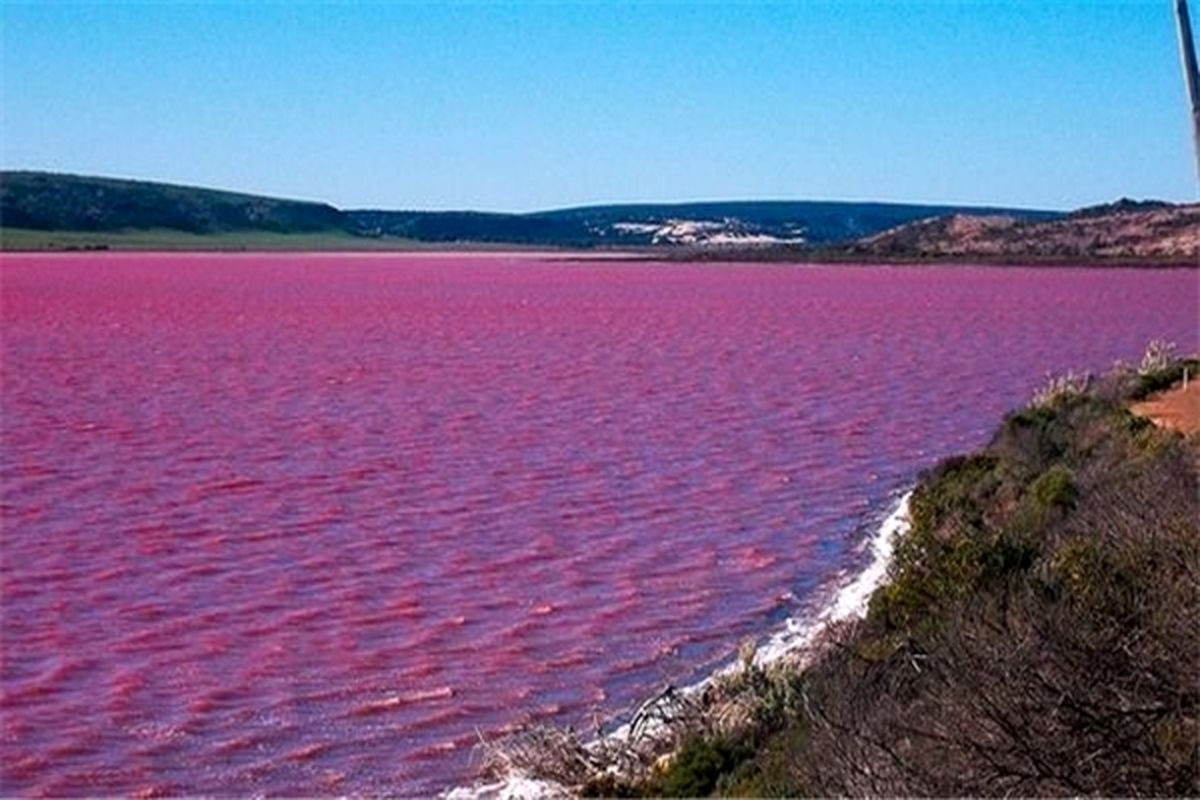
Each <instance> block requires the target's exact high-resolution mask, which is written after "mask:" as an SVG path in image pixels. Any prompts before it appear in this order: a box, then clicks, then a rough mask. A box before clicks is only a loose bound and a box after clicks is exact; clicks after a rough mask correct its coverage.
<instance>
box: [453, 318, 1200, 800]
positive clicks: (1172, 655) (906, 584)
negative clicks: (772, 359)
mask: <svg viewBox="0 0 1200 800" xmlns="http://www.w3.org/2000/svg"><path fill="white" fill-rule="evenodd" d="M1172 349H1173V348H1172V346H1171V345H1168V344H1166V343H1163V342H1161V341H1156V342H1151V343H1150V345H1149V346H1148V347H1147V350H1146V354H1145V356H1144V357H1143V359H1142V361H1141V364H1140V366H1137V367H1133V366H1130V365H1127V364H1122V363H1121V362H1118V363H1117V365H1116V366H1114V367H1113V369H1112V370H1111V371H1110V372H1108V373H1105V374H1103V375H1101V376H1100V377H1099V378H1095V379H1094V378H1093V377H1092V376H1090V375H1082V376H1080V375H1075V374H1067V375H1065V376H1062V377H1059V378H1054V379H1052V380H1050V381H1049V383H1048V384H1047V385H1046V386H1045V387H1044V388H1042V389H1041V390H1040V391H1038V392H1037V393H1035V394H1034V397H1033V399H1032V401H1031V402H1029V403H1027V404H1025V405H1021V406H1018V407H1016V408H1015V409H1013V410H1012V411H1010V412H1009V413H1008V414H1007V415H1006V416H1005V417H1004V420H1003V422H1002V423H1001V424H1000V425H999V427H998V428H997V430H996V433H995V434H994V435H993V437H992V439H991V441H990V442H989V443H988V444H987V445H985V446H983V447H980V448H977V449H975V450H972V451H970V452H967V453H964V454H962V455H958V456H952V457H950V458H947V459H943V460H942V461H940V462H939V463H938V464H937V465H936V466H935V467H932V468H930V469H928V470H925V471H923V472H922V473H921V475H920V476H919V479H918V481H917V483H916V486H915V487H914V488H913V489H912V490H910V491H908V492H906V493H904V494H903V495H902V496H901V497H900V499H899V502H897V503H896V504H895V506H894V508H893V510H892V511H891V513H889V514H888V515H887V517H886V518H884V519H883V521H882V522H881V523H880V524H879V525H878V529H877V531H876V533H875V535H874V536H872V537H871V538H870V539H869V540H868V541H869V546H870V548H871V558H870V560H869V561H868V563H867V564H866V565H865V566H864V567H862V568H861V569H859V570H857V571H856V572H855V573H854V574H853V575H852V576H849V575H847V574H846V573H845V572H843V573H842V574H841V575H840V576H839V577H838V578H835V579H834V582H833V585H834V587H835V588H832V589H830V590H828V592H826V593H823V594H824V599H823V600H820V601H818V602H817V603H816V604H814V606H813V607H814V608H819V609H820V610H819V611H818V612H817V613H815V614H810V615H805V616H804V617H802V618H792V619H789V620H788V622H787V624H785V629H784V630H783V631H776V632H775V633H774V634H770V635H768V636H767V637H766V638H765V640H764V639H759V640H758V643H757V644H756V645H754V646H749V645H750V643H747V645H743V647H742V649H741V651H740V652H739V660H738V661H735V662H734V663H733V664H726V665H724V666H722V667H719V668H717V669H716V670H714V671H713V672H712V673H711V674H710V675H708V676H707V677H705V678H703V679H702V680H700V681H698V682H696V683H694V684H691V685H689V686H687V687H684V688H682V689H675V688H674V687H671V686H668V687H667V688H666V689H664V690H663V691H662V692H660V693H659V694H658V695H656V696H655V697H653V698H651V699H650V700H648V701H646V702H645V703H643V704H642V706H640V707H639V708H638V709H637V711H636V712H634V713H633V715H632V717H629V716H628V714H627V715H626V717H625V722H624V723H623V724H622V725H620V726H619V727H617V728H616V729H614V730H612V731H610V732H609V733H607V734H603V733H601V734H600V735H598V736H597V737H596V738H594V739H590V740H588V741H581V739H580V737H579V736H578V734H576V733H575V732H574V731H573V730H572V729H570V728H568V729H566V730H561V729H555V728H552V727H550V728H535V729H532V730H529V731H525V732H519V733H517V734H514V735H513V736H512V737H511V738H509V739H507V740H504V741H500V742H497V743H491V742H488V741H486V740H484V739H483V737H482V736H481V737H480V738H481V742H480V749H481V750H482V751H483V754H484V763H483V764H482V767H481V770H480V773H481V775H483V776H490V778H491V779H490V780H488V779H487V778H482V777H481V778H480V779H478V780H477V781H476V782H475V783H474V784H472V785H470V786H465V787H456V788H452V789H450V790H448V791H446V792H444V793H443V794H442V795H441V796H442V797H444V798H453V800H468V799H470V800H475V798H503V799H504V800H515V799H516V798H530V797H542V798H559V797H570V796H576V795H578V794H580V793H582V794H583V795H585V796H591V795H596V794H599V795H602V796H706V795H710V794H716V795H723V796H729V795H732V796H742V795H754V796H818V797H821V796H840V795H846V794H858V793H862V794H867V795H874V796H910V795H912V796H921V795H935V796H940V795H948V796H949V795H960V796H962V795H968V796H969V795H991V794H997V795H1001V794H1002V795H1005V796H1007V795H1010V794H1023V795H1030V796H1042V795H1061V794H1068V793H1071V792H1074V793H1076V794H1102V795H1132V794H1154V795H1157V794H1164V793H1165V794H1175V795H1190V794H1194V793H1195V792H1194V789H1195V787H1196V786H1197V785H1198V784H1197V783H1196V776H1197V775H1198V774H1200V773H1198V772H1196V771H1195V767H1196V765H1197V763H1200V762H1197V760H1196V759H1197V755H1196V754H1197V752H1200V751H1196V749H1195V742H1196V739H1195V737H1196V731H1197V730H1200V729H1198V728H1197V727H1196V716H1195V709H1196V708H1197V705H1196V701H1197V699H1198V698H1200V695H1197V693H1196V689H1195V686H1194V681H1193V680H1192V679H1191V677H1189V676H1192V675H1194V664H1195V661H1194V658H1195V657H1196V656H1198V655H1200V635H1197V632H1196V630H1195V628H1194V622H1193V620H1194V614H1195V610H1196V608H1195V597H1194V592H1193V593H1192V594H1191V598H1192V599H1191V601H1190V602H1182V603H1181V602H1179V600H1180V598H1181V595H1180V592H1184V593H1185V594H1184V595H1183V597H1185V598H1186V597H1187V596H1188V595H1187V594H1186V592H1187V591H1189V589H1188V587H1189V586H1191V585H1192V577H1193V576H1194V575H1195V569H1196V566H1197V565H1196V558H1197V553H1198V552H1200V551H1197V550H1196V548H1195V544H1196V537H1197V535H1198V533H1200V531H1198V529H1197V525H1196V520H1197V519H1200V515H1198V514H1197V512H1196V509H1197V503H1198V502H1200V500H1198V499H1197V498H1198V496H1197V495H1196V493H1195V487H1196V480H1197V476H1196V469H1197V467H1198V466H1200V461H1197V458H1196V454H1197V449H1196V448H1198V447H1200V439H1198V438H1197V433H1196V432H1194V431H1193V432H1191V433H1187V432H1183V431H1179V430H1177V428H1178V422H1179V421H1180V417H1181V416H1182V419H1183V421H1184V422H1187V423H1189V424H1190V425H1195V424H1196V423H1197V421H1198V419H1200V404H1197V403H1195V401H1196V399H1197V397H1198V396H1200V394H1198V393H1197V387H1196V385H1195V383H1194V382H1193V383H1192V384H1191V385H1190V386H1186V387H1184V388H1180V382H1181V381H1182V380H1186V376H1187V375H1188V373H1189V371H1190V372H1191V373H1193V374H1194V373H1195V371H1196V370H1197V369H1200V359H1198V358H1197V357H1195V356H1191V357H1183V358H1178V357H1174V356H1173V354H1172ZM1184 403H1186V404H1187V405H1186V408H1183V409H1182V410H1181V405H1182V404H1184ZM1189 520H1190V521H1189ZM1097 526H1099V527H1098V528H1097ZM1192 588H1194V587H1192ZM1047 669H1051V670H1053V672H1052V673H1050V676H1048V674H1047V673H1046V672H1045V670H1047ZM1148 669H1155V670H1162V672H1161V675H1159V677H1158V678H1157V680H1156V682H1152V683H1147V682H1146V679H1145V676H1146V674H1147V672H1146V671H1147V670H1148ZM1156 675H1158V673H1156ZM1051 676H1052V679H1051ZM981 697H982V700H981ZM1068 698H1069V699H1070V702H1069V703H1068V704H1067V705H1065V706H1064V705H1063V704H1064V701H1066V700H1067V699H1068ZM1131 698H1135V699H1136V702H1137V703H1138V704H1139V706H1138V707H1139V708H1142V709H1144V711H1140V712H1139V713H1146V714H1153V716H1152V717H1151V719H1152V720H1153V724H1150V725H1145V724H1143V723H1140V722H1139V723H1138V724H1136V725H1134V726H1133V727H1132V728H1131V727H1129V725H1130V724H1131V722H1130V719H1129V711H1128V708H1127V707H1128V705H1129V704H1130V703H1131V702H1134V699H1131ZM1055 703H1057V704H1058V705H1057V706H1055ZM1052 707H1053V708H1056V709H1057V711H1056V713H1054V714H1051V715H1049V716H1047V714H1046V713H1045V709H1047V708H1052ZM1031 709H1040V710H1037V711H1033V713H1032V715H1030V713H1029V712H1030V710H1031ZM1097 725H1100V726H1101V727H1100V729H1099V732H1098V731H1097V728H1096V726H1097ZM996 726H999V727H996ZM946 730H954V731H958V734H956V737H955V738H947V736H946V733H945V731H946ZM1164 731H1165V732H1166V733H1164ZM1167 734H1170V735H1169V736H1168V735H1167ZM1097 736H1099V738H1097ZM1097 747H1099V748H1100V749H1099V750H1095V748H1097ZM1093 751H1094V752H1096V753H1097V754H1103V755H1104V756H1105V757H1104V758H1103V759H1102V760H1096V759H1094V758H1092V759H1088V758H1081V757H1080V756H1081V754H1084V753H1092V752H1093ZM1131 770H1132V771H1131ZM1132 789H1136V790H1137V791H1131V790H1132ZM1068 790H1070V791H1068Z"/></svg>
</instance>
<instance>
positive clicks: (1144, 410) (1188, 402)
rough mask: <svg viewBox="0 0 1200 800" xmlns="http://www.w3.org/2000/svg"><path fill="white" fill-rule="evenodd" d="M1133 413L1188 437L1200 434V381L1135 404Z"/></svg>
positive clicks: (1194, 381) (1132, 407)
mask: <svg viewBox="0 0 1200 800" xmlns="http://www.w3.org/2000/svg"><path fill="white" fill-rule="evenodd" d="M1130 408H1131V409H1132V410H1133V413H1135V414H1140V415H1141V416H1143V417H1146V418H1148V419H1151V420H1153V421H1154V424H1155V425H1161V426H1162V427H1164V428H1171V429H1172V430H1177V431H1180V432H1181V433H1184V434H1186V435H1189V436H1190V435H1192V434H1195V433H1198V432H1200V380H1193V381H1191V382H1190V383H1189V384H1188V386H1187V388H1186V389H1185V388H1182V387H1180V388H1175V389H1171V390H1170V391H1167V392H1163V393H1162V394H1160V395H1156V396H1155V397H1152V398H1150V399H1149V400H1145V401H1143V402H1141V403H1134V404H1133V405H1132V406H1130Z"/></svg>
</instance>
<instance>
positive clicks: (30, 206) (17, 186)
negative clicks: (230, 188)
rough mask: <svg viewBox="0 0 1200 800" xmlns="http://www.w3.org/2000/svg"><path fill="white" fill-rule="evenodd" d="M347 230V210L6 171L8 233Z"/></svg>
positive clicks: (0, 180) (1, 182) (0, 217)
mask: <svg viewBox="0 0 1200 800" xmlns="http://www.w3.org/2000/svg"><path fill="white" fill-rule="evenodd" d="M344 224H345V221H344V217H343V215H342V212H340V211H338V210H337V209H336V208H334V207H333V206H330V205H326V204H323V203H306V202H299V201H295V200H278V199H275V198H271V197H258V196H255V195H248V194H236V193H234V192H223V191H217V190H213V189H198V188H194V187H190V186H173V185H170V184H165V183H150V182H146V181H129V180H117V179H113V178H93V177H83V176H78V175H57V174H51V173H44V172H3V173H0V225H3V226H4V227H10V228H29V229H34V230H47V231H119V230H137V229H143V230H148V229H167V230H177V231H183V232H186V233H195V234H205V233H224V232H229V231H272V232H276V233H311V232H315V231H326V230H340V229H342V228H343V226H344Z"/></svg>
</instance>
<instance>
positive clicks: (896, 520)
mask: <svg viewBox="0 0 1200 800" xmlns="http://www.w3.org/2000/svg"><path fill="white" fill-rule="evenodd" d="M911 498H912V491H911V490H910V491H908V492H905V493H904V494H903V495H902V496H901V497H900V499H899V500H897V501H896V505H895V508H894V509H893V510H892V511H891V513H889V514H888V515H887V517H885V518H884V520H883V522H881V523H880V525H879V528H878V529H877V530H876V532H875V535H874V536H872V537H871V538H870V539H869V540H867V542H866V543H865V544H864V547H865V548H870V551H871V557H870V559H871V560H870V561H869V562H868V563H867V566H866V567H865V568H864V569H863V570H862V571H861V572H859V573H858V574H857V575H855V576H854V578H853V579H851V580H849V581H846V580H845V578H846V575H845V574H844V573H843V574H842V576H840V577H841V581H842V582H841V583H837V582H835V583H834V586H833V587H831V588H830V589H829V590H828V592H827V594H826V596H827V597H828V600H826V601H825V602H823V603H821V604H820V609H821V610H820V611H819V612H818V613H817V614H816V615H815V616H805V617H803V618H794V617H792V618H788V620H787V621H786V622H785V623H784V629H783V630H781V631H778V632H776V633H774V634H772V635H771V636H770V637H768V638H767V640H766V642H764V643H763V644H762V645H760V646H759V647H758V649H757V650H756V651H755V654H754V663H755V664H756V665H758V666H763V667H765V666H768V665H770V664H773V663H776V662H779V661H783V660H784V659H793V660H795V661H796V662H797V664H798V665H800V666H803V665H804V664H805V663H808V662H809V661H810V660H811V659H812V657H813V656H814V655H815V652H816V651H815V650H814V648H815V647H816V646H817V645H818V644H819V640H820V637H821V635H822V634H823V633H824V632H825V631H826V630H828V629H829V626H831V625H834V624H836V623H839V622H845V621H848V620H852V619H859V618H862V617H865V616H866V613H867V606H868V603H869V602H870V600H871V595H872V594H874V592H875V590H876V589H878V588H879V586H880V585H881V584H882V583H883V581H884V579H885V578H886V577H887V572H888V567H889V566H890V565H891V563H892V555H893V553H894V552H895V549H896V541H897V539H899V537H900V536H903V535H904V534H905V533H907V531H908V528H909V500H910V499H911ZM739 668H740V666H739V665H738V664H731V665H729V666H727V667H725V668H723V669H720V670H717V671H716V672H714V673H713V674H711V675H709V676H708V677H706V678H704V679H703V680H701V681H699V682H698V683H694V684H692V685H690V686H687V687H685V688H684V689H682V690H681V692H682V693H683V694H693V693H695V692H700V691H703V689H704V688H705V687H706V686H708V685H709V684H710V683H712V682H713V681H714V680H716V679H717V678H719V677H720V676H722V675H725V674H728V673H730V672H732V671H734V670H737V669H739ZM653 727H654V726H653V724H651V725H644V726H643V727H642V728H641V731H642V734H641V735H646V734H650V735H653ZM629 736H630V724H629V723H626V724H624V725H621V726H620V727H618V728H617V729H616V730H614V731H612V732H611V733H608V734H605V736H604V737H603V739H601V740H596V741H594V742H592V743H591V744H590V745H589V746H599V745H601V744H602V743H603V741H605V740H607V741H609V742H612V741H622V740H626V739H628V738H629ZM568 796H570V792H569V791H567V789H566V788H565V787H564V786H561V785H559V784H557V783H553V782H550V781H542V780H537V779H533V778H530V777H528V776H525V775H510V776H508V777H507V778H505V779H504V780H502V781H497V782H494V783H488V784H478V785H475V786H465V787H457V788H455V789H451V790H450V791H448V792H446V793H445V794H443V795H442V797H443V798H446V799H447V800H484V799H485V798H487V799H488V800H492V799H493V798H494V799H495V800H548V799H549V798H560V797H568Z"/></svg>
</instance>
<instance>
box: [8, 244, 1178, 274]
mask: <svg viewBox="0 0 1200 800" xmlns="http://www.w3.org/2000/svg"><path fill="white" fill-rule="evenodd" d="M83 256H87V257H93V258H99V259H106V258H118V257H120V258H128V257H142V256H145V257H153V256H157V257H163V256H171V257H176V258H195V257H215V256H221V257H231V258H249V257H267V256H275V257H280V258H283V257H290V256H304V257H308V258H353V259H365V258H396V259H411V258H428V259H443V258H446V259H449V258H485V259H503V258H528V259H533V260H538V261H545V262H556V263H560V264H564V265H570V264H588V263H609V264H627V265H640V266H646V267H653V266H672V265H691V266H713V267H720V266H741V267H771V266H777V267H796V268H802V267H814V268H816V267H835V268H844V269H868V268H872V267H919V268H925V269H962V268H972V269H1001V270H1006V269H1013V270H1016V269H1036V270H1047V271H1053V270H1070V269H1086V270H1137V271H1148V270H1198V271H1200V260H1190V259H1157V258H1155V259H1137V258H1078V259H1072V258H1053V259H1050V258H1038V257H1036V256H1031V257H1028V258H1020V257H1002V258H988V257H979V256H971V255H964V256H962V257H945V256H939V257H934V258H921V257H888V258H883V257H877V256H850V255H842V254H835V255H830V254H827V253H819V252H813V253H789V254H773V255H766V256H763V255H755V254H754V253H752V252H746V251H729V252H721V251H704V250H698V251H695V250H693V251H688V252H682V251H679V250H675V249H667V248H661V249H657V250H637V249H628V250H591V249H582V248H581V249H571V248H544V249H543V248H538V247H520V246H507V245H498V246H489V245H487V244H486V243H467V242H464V243H462V244H461V246H442V245H437V246H431V247H397V248H386V247H362V248H342V247H328V248H327V247H294V248H292V247H261V248H254V247H221V246H214V247H200V248H191V247H182V248H176V247H158V246H155V247H125V248H123V247H100V248H90V247H67V248H28V249H26V248H10V247H4V246H0V259H4V258H13V257H19V258H39V259H40V258H45V259H53V258H63V257H68V258H70V257H75V258H78V257H83Z"/></svg>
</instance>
